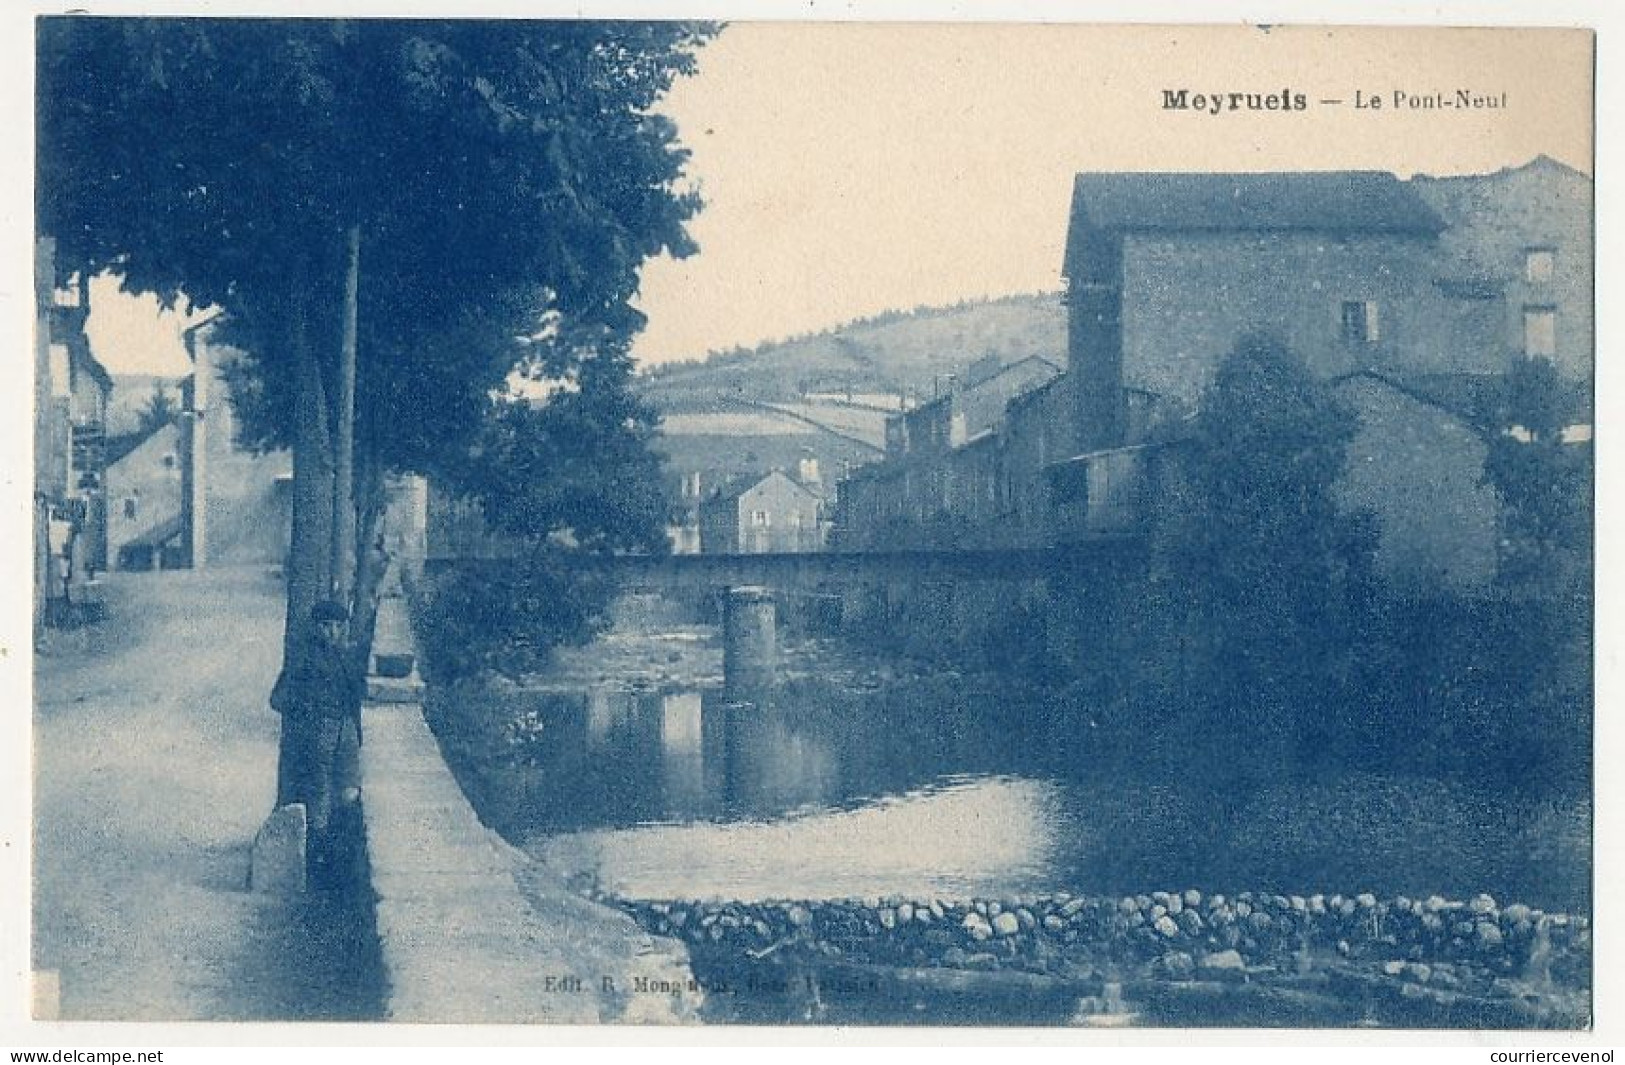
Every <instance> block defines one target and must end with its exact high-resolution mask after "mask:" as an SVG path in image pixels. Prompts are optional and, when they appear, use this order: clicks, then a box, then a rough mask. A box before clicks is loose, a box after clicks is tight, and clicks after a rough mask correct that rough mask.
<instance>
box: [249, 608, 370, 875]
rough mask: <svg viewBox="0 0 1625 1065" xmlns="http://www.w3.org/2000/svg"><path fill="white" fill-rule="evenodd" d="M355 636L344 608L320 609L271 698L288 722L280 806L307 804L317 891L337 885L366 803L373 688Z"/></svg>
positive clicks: (281, 763) (279, 782)
mask: <svg viewBox="0 0 1625 1065" xmlns="http://www.w3.org/2000/svg"><path fill="white" fill-rule="evenodd" d="M349 629H350V615H349V612H348V611H347V610H345V609H344V607H343V606H341V605H339V604H338V603H334V602H331V601H323V602H319V603H317V604H316V605H315V607H314V608H312V610H311V612H310V626H309V631H308V635H307V637H306V638H305V639H304V640H303V641H302V642H301V643H300V644H299V645H298V647H297V653H296V654H293V655H290V656H289V658H288V660H287V662H286V663H284V665H283V668H282V674H281V676H279V677H278V678H277V682H276V687H275V688H273V689H272V691H271V708H272V709H273V710H275V711H276V712H277V713H279V714H281V715H282V745H283V752H282V755H283V756H282V758H281V759H280V761H279V773H278V779H277V805H278V806H285V805H288V804H290V803H302V804H304V807H305V816H306V823H307V824H308V825H309V840H310V845H309V867H310V875H311V880H312V881H313V882H314V883H315V884H317V885H318V886H326V885H332V884H334V883H336V882H337V880H338V873H339V870H340V869H341V868H342V861H341V858H342V855H343V854H345V853H347V848H346V846H345V843H346V840H347V839H348V838H349V834H350V833H351V832H352V831H353V830H354V828H355V825H354V822H355V821H356V814H358V813H359V803H360V798H361V792H360V787H359V780H360V775H359V758H358V756H359V753H360V746H361V700H362V698H363V697H364V696H365V695H366V690H367V681H366V677H365V676H364V675H363V673H362V670H361V665H360V662H359V659H358V657H357V654H356V651H355V647H354V646H353V645H352V644H351V642H350V631H349Z"/></svg>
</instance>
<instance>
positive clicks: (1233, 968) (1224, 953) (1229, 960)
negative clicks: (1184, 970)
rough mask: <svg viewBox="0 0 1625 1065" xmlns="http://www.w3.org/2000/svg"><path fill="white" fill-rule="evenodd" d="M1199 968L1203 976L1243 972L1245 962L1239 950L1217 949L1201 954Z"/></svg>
mask: <svg viewBox="0 0 1625 1065" xmlns="http://www.w3.org/2000/svg"><path fill="white" fill-rule="evenodd" d="M1199 968H1200V969H1201V971H1202V974H1203V975H1204V976H1218V975H1220V974H1230V973H1245V972H1246V971H1247V962H1246V961H1245V960H1243V958H1242V956H1241V952H1240V951H1239V950H1218V951H1214V952H1213V953H1211V954H1204V955H1202V961H1201V963H1200V965H1199Z"/></svg>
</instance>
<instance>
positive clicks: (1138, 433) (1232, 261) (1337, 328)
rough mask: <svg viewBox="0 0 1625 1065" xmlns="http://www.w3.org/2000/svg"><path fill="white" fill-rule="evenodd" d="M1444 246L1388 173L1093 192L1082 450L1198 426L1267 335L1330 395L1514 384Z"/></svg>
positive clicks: (1082, 329) (1080, 271) (1081, 284)
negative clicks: (1421, 379)
mask: <svg viewBox="0 0 1625 1065" xmlns="http://www.w3.org/2000/svg"><path fill="white" fill-rule="evenodd" d="M1445 228H1446V223H1445V221H1444V220H1443V219H1442V218H1441V217H1440V216H1439V214H1438V213H1437V212H1435V211H1434V210H1433V209H1432V208H1431V207H1430V206H1429V205H1428V203H1427V202H1426V200H1425V199H1424V198H1423V197H1422V196H1421V195H1420V194H1419V193H1418V192H1417V191H1416V189H1415V188H1414V187H1412V186H1411V185H1410V184H1409V183H1407V182H1403V181H1401V180H1400V179H1398V178H1397V177H1395V176H1394V175H1392V174H1386V173H1377V172H1365V171H1344V172H1325V173H1290V174H1281V173H1276V174H1080V175H1078V177H1077V179H1076V183H1075V185H1074V188H1073V200H1072V221H1071V228H1070V231H1069V233H1068V237H1067V249H1066V260H1065V263H1064V266H1063V273H1064V275H1065V277H1066V280H1067V299H1068V304H1069V306H1070V308H1071V314H1070V318H1069V326H1068V345H1069V351H1068V363H1069V365H1068V369H1069V371H1070V374H1071V378H1072V381H1073V385H1074V388H1075V390H1076V399H1077V402H1078V412H1077V416H1078V419H1079V423H1080V428H1081V429H1082V433H1083V440H1082V443H1083V445H1084V448H1085V450H1093V449H1098V448H1107V447H1117V446H1122V445H1125V444H1131V443H1135V442H1137V440H1138V439H1140V438H1142V437H1143V434H1144V432H1145V431H1146V430H1147V429H1148V428H1149V427H1150V426H1152V425H1155V424H1157V423H1159V422H1163V421H1167V420H1170V419H1176V418H1178V417H1181V416H1183V415H1185V414H1188V413H1189V412H1190V411H1192V410H1194V409H1195V407H1196V405H1197V403H1198V402H1199V400H1200V397H1201V394H1202V390H1203V389H1204V388H1205V387H1206V386H1207V384H1208V382H1209V381H1211V380H1212V377H1213V373H1214V371H1215V369H1216V368H1217V367H1218V364H1219V363H1220V361H1221V360H1222V359H1223V358H1224V356H1225V355H1226V354H1227V353H1228V352H1229V351H1230V349H1231V347H1232V346H1233V345H1234V343H1235V341H1236V339H1237V338H1238V337H1240V336H1241V335H1243V334H1244V333H1246V332H1248V331H1252V330H1262V331H1265V332H1268V333H1271V334H1273V335H1274V336H1276V337H1277V338H1279V339H1280V340H1281V341H1283V342H1284V343H1285V344H1286V345H1287V346H1288V347H1289V348H1290V349H1291V350H1292V351H1294V352H1296V353H1297V354H1298V355H1299V356H1300V357H1302V358H1303V359H1304V361H1305V362H1306V363H1307V364H1308V365H1309V368H1310V370H1311V371H1312V372H1314V373H1316V374H1318V375H1319V376H1321V377H1325V378H1332V377H1337V376H1340V375H1344V374H1349V373H1354V372H1356V371H1360V370H1367V369H1397V368H1419V367H1422V366H1428V365H1443V364H1445V363H1448V364H1450V365H1451V366H1453V367H1454V368H1455V369H1457V370H1458V371H1460V372H1474V373H1494V372H1498V371H1500V370H1502V369H1504V368H1505V366H1506V365H1507V361H1508V353H1507V352H1506V351H1505V350H1503V348H1502V347H1501V345H1500V343H1499V341H1500V331H1499V329H1498V323H1499V318H1498V315H1497V313H1496V312H1495V310H1494V308H1492V307H1489V306H1487V305H1486V304H1487V301H1485V300H1483V299H1482V298H1480V296H1479V293H1478V292H1477V291H1476V290H1472V289H1467V288H1464V287H1461V286H1457V285H1452V284H1450V283H1449V282H1450V281H1453V280H1455V278H1454V277H1452V276H1450V274H1449V273H1448V271H1447V269H1446V267H1447V264H1446V263H1445V262H1442V261H1441V257H1440V255H1439V250H1438V239H1439V236H1440V234H1441V233H1442V232H1444V230H1445ZM1441 348H1448V349H1449V350H1450V352H1451V354H1450V355H1449V356H1442V355H1440V354H1438V352H1439V350H1440V349H1441ZM1135 394H1139V395H1140V396H1143V397H1144V398H1143V400H1142V402H1141V406H1142V409H1141V410H1138V411H1135V410H1133V406H1134V404H1133V403H1132V402H1131V398H1130V397H1131V396H1133V395H1135ZM1131 413H1132V414H1133V415H1134V416H1133V417H1131ZM1136 423H1138V424H1136Z"/></svg>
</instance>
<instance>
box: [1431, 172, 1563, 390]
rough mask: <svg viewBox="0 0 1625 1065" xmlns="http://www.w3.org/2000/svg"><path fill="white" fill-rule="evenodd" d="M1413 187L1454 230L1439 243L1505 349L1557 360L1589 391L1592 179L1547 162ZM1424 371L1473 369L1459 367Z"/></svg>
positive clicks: (1448, 269) (1451, 273)
mask: <svg viewBox="0 0 1625 1065" xmlns="http://www.w3.org/2000/svg"><path fill="white" fill-rule="evenodd" d="M1410 184H1411V186H1412V187H1413V188H1415V190H1416V192H1417V194H1418V195H1419V196H1421V197H1422V199H1424V200H1425V201H1426V202H1427V203H1428V205H1429V206H1430V207H1431V208H1432V209H1433V210H1434V212H1435V213H1437V214H1438V215H1439V217H1440V218H1442V219H1443V220H1444V221H1445V222H1446V226H1447V228H1446V229H1445V230H1444V231H1443V232H1442V233H1440V235H1439V254H1440V257H1441V260H1442V261H1443V262H1444V263H1445V264H1446V265H1445V267H1444V271H1445V273H1446V276H1447V277H1449V278H1451V279H1452V280H1453V281H1454V282H1455V283H1456V284H1457V285H1459V286H1463V287H1472V288H1473V289H1475V290H1476V292H1477V293H1478V298H1479V299H1480V300H1482V301H1484V302H1487V303H1490V304H1491V305H1492V307H1491V314H1492V317H1493V318H1494V319H1496V320H1497V324H1496V326H1495V328H1496V330H1497V331H1498V332H1499V334H1500V335H1499V337H1498V338H1497V339H1498V344H1497V347H1499V349H1500V350H1502V351H1510V352H1516V353H1522V354H1525V355H1529V356H1533V357H1543V358H1548V359H1551V360H1552V362H1553V363H1554V364H1555V365H1556V367H1557V370H1558V373H1559V374H1561V375H1562V376H1563V377H1564V378H1565V379H1567V380H1569V381H1573V382H1577V383H1580V384H1582V385H1586V386H1589V383H1590V381H1591V379H1592V356H1593V349H1594V344H1595V336H1594V329H1593V325H1592V298H1593V290H1594V289H1593V286H1594V280H1595V274H1594V264H1593V247H1592V193H1593V189H1592V183H1591V179H1590V178H1588V177H1586V176H1585V175H1584V174H1582V173H1580V172H1579V171H1577V170H1574V169H1572V168H1571V167H1567V166H1564V165H1563V164H1562V163H1559V162H1557V161H1556V160H1554V159H1551V158H1549V157H1547V156H1544V155H1542V156H1537V157H1536V158H1535V159H1533V160H1531V161H1530V162H1528V163H1526V164H1524V165H1523V166H1519V167H1510V168H1508V169H1505V170H1500V171H1497V172H1496V173H1493V174H1469V175H1464V176H1460V177H1444V178H1434V177H1420V176H1419V177H1416V178H1413V179H1412V180H1411V182H1410ZM1439 350H1440V351H1441V352H1449V351H1450V350H1451V348H1450V346H1447V345H1443V344H1441V345H1440V346H1439ZM1416 368H1417V369H1437V370H1440V371H1458V370H1461V369H1472V367H1471V366H1467V367H1462V366H1458V365H1454V364H1451V363H1449V362H1446V363H1444V364H1443V365H1439V366H1437V367H1429V366H1426V365H1425V364H1419V365H1418V366H1417V367H1416Z"/></svg>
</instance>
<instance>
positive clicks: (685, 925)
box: [610, 890, 1591, 1027]
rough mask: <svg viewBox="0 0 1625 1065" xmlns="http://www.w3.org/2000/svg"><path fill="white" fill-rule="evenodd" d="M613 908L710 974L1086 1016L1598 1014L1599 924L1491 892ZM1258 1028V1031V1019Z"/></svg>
mask: <svg viewBox="0 0 1625 1065" xmlns="http://www.w3.org/2000/svg"><path fill="white" fill-rule="evenodd" d="M610 901H614V902H616V904H618V905H620V906H621V907H623V908H624V909H626V910H627V911H628V912H629V913H631V914H632V915H633V916H634V917H635V918H636V919H637V920H638V922H639V923H640V924H642V925H643V926H644V927H645V928H647V929H648V930H649V931H651V932H654V933H656V934H660V935H667V936H673V937H676V938H679V939H682V940H684V941H686V942H687V943H688V944H689V945H690V949H691V950H692V951H693V953H694V955H695V957H696V960H697V961H699V960H700V959H702V958H703V959H705V964H707V965H708V966H709V967H710V968H711V969H712V970H713V971H722V972H725V971H728V969H729V967H730V966H731V965H737V966H744V967H750V966H752V965H755V966H758V967H759V966H761V965H768V964H770V965H771V966H773V967H774V968H775V969H776V970H778V971H798V972H811V971H819V970H824V971H829V972H842V973H845V974H847V976H846V979H848V980H849V981H850V979H851V974H852V973H854V972H866V973H871V974H875V973H885V972H886V971H888V970H897V971H903V970H906V971H908V972H910V973H912V974H914V975H913V976H912V977H910V979H911V980H912V981H913V982H914V983H915V984H921V983H922V978H921V974H924V977H923V983H924V984H929V983H930V982H931V977H932V974H933V973H934V974H935V977H936V981H937V983H939V984H941V985H942V986H944V987H949V986H953V987H958V986H959V985H961V984H963V982H964V980H965V979H966V976H967V974H985V976H986V977H987V980H986V981H984V983H986V984H987V986H989V987H992V986H997V984H996V981H997V979H998V978H999V977H1000V976H1003V977H1004V978H1006V979H1007V980H1008V981H1015V982H1023V981H1025V982H1027V983H1032V982H1033V981H1035V980H1037V981H1039V982H1040V983H1042V985H1043V986H1045V987H1056V988H1060V987H1071V988H1074V989H1075V990H1076V992H1077V997H1078V999H1079V1003H1080V1004H1079V1006H1078V1007H1077V1008H1078V1009H1080V1010H1081V1011H1082V1012H1084V1013H1096V1014H1098V1013H1102V1012H1110V1010H1109V1008H1108V1006H1109V1004H1110V1002H1111V1000H1113V999H1114V998H1116V999H1118V1000H1121V999H1122V998H1123V997H1124V996H1127V998H1128V999H1130V1000H1133V999H1136V998H1138V999H1140V1000H1144V1001H1149V1000H1152V999H1156V998H1158V996H1159V995H1163V994H1164V992H1166V991H1168V990H1179V989H1181V988H1183V989H1184V990H1185V991H1187V992H1193V991H1195V990H1198V989H1201V988H1204V987H1206V988H1208V989H1209V990H1210V991H1213V990H1215V989H1217V990H1218V991H1219V992H1220V994H1219V997H1217V998H1212V996H1209V998H1211V1001H1210V1002H1208V1005H1210V1006H1213V1007H1214V1008H1215V1009H1216V1010H1217V1013H1216V1014H1215V1016H1214V1017H1213V1018H1212V1019H1211V1021H1207V1022H1204V1021H1197V1022H1196V1023H1225V1022H1226V1020H1227V1019H1228V1020H1234V1018H1235V1016H1236V1015H1235V1014H1233V1013H1232V1014H1229V1015H1227V1014H1226V1013H1225V1006H1224V1003H1225V1002H1226V1001H1228V1002H1230V1003H1231V1005H1232V1006H1236V1007H1241V1006H1244V1005H1246V1004H1247V1003H1251V1004H1252V1007H1253V1008H1255V1009H1256V1008H1257V1007H1258V1003H1259V1002H1260V1001H1263V1000H1262V999H1260V998H1259V997H1258V995H1259V994H1260V993H1264V994H1266V995H1267V994H1268V992H1270V991H1271V990H1273V991H1274V992H1276V993H1277V994H1276V998H1275V999H1272V1000H1270V1001H1271V1002H1273V1005H1272V1006H1270V1009H1275V1010H1276V1011H1277V1013H1275V1014H1271V1013H1270V1012H1269V1010H1268V1009H1267V1010H1266V1011H1265V1014H1266V1017H1268V1016H1279V1017H1280V1018H1281V1019H1279V1020H1276V1021H1274V1022H1273V1023H1281V1024H1288V1023H1355V1021H1356V1020H1358V1019H1359V1017H1360V1016H1361V1015H1360V1014H1358V1013H1347V1011H1346V1010H1343V1009H1342V1008H1341V1007H1340V1006H1339V1003H1340V1002H1342V1003H1343V1004H1344V1005H1346V1002H1344V1000H1349V999H1351V998H1352V999H1360V1000H1361V1001H1362V1002H1364V1003H1365V1005H1363V1006H1362V1007H1361V1008H1362V1009H1364V1010H1366V1011H1368V1012H1369V1011H1370V1010H1371V1009H1374V1008H1376V1007H1374V1006H1373V1005H1372V1003H1380V1002H1383V1001H1386V1000H1388V999H1392V1000H1393V1002H1394V1003H1398V1004H1400V1005H1401V1006H1405V1007H1406V1008H1407V1010H1402V1011H1400V1012H1397V1013H1396V1012H1394V1010H1393V1009H1390V1010H1389V1012H1388V1014H1386V1015H1385V1016H1386V1017H1387V1019H1386V1020H1384V1019H1383V1018H1381V1017H1379V1018H1378V1019H1379V1020H1382V1022H1383V1023H1423V1024H1426V1023H1441V1024H1454V1023H1462V1024H1467V1025H1489V1026H1497V1025H1502V1024H1504V1025H1505V1026H1509V1027H1528V1026H1541V1027H1544V1026H1550V1027H1577V1026H1583V1025H1584V1024H1586V1023H1588V1019H1589V988H1590V984H1591V929H1590V923H1589V921H1588V919H1587V918H1585V917H1579V916H1571V915H1566V914H1548V913H1544V912H1542V911H1540V910H1538V909H1532V908H1530V907H1528V906H1524V905H1521V904H1512V905H1507V906H1502V905H1499V904H1498V903H1497V902H1496V901H1495V900H1494V899H1492V898H1490V897H1489V896H1487V895H1480V896H1478V897H1476V898H1473V899H1471V900H1466V901H1462V900H1448V899H1444V898H1440V897H1437V896H1434V897H1431V898H1428V899H1408V898H1391V899H1378V898H1376V897H1374V896H1372V895H1369V894H1361V895H1352V896H1344V895H1331V896H1322V895H1312V896H1307V897H1302V896H1284V895H1274V894H1263V893H1253V892H1241V893H1239V894H1236V895H1233V896H1227V895H1222V894H1204V893H1203V892H1200V891H1197V890H1186V891H1177V892H1163V891H1157V892H1153V893H1151V894H1149V895H1138V896H1131V897H1124V898H1121V899H1110V898H1090V897H1073V896H1070V895H1067V894H1064V893H1060V894H1054V895H1047V896H1042V897H1032V898H1017V899H1008V900H997V901H995V900H977V901H972V902H945V901H942V900H934V899H904V898H895V897H894V898H887V899H866V900H845V901H818V902H806V901H784V902H767V903H754V904H746V903H738V902H664V901H631V900H610ZM876 979H877V980H880V981H882V982H884V980H885V978H884V977H876ZM1046 981H1047V982H1046ZM876 986H877V987H878V986H879V984H877V985H876ZM1035 986H1036V985H1035ZM1225 988H1229V989H1231V992H1232V993H1230V994H1228V997H1226V995H1225V994H1224V993H1223V989H1225ZM1125 989H1127V990H1125ZM1282 995H1286V996H1288V997H1286V998H1281V997H1280V996H1282ZM1249 996H1250V997H1249ZM1306 996H1307V997H1306ZM1191 997H1192V996H1191V994H1186V995H1185V996H1184V998H1185V999H1186V1000H1189V999H1190V998H1191ZM1198 997H1200V996H1198ZM1322 1000H1323V1001H1322ZM1187 1005H1188V1002H1187ZM1294 1009H1296V1010H1298V1011H1299V1013H1300V1015H1299V1016H1296V1017H1294V1016H1293V1015H1292V1011H1293V1010H1294ZM1428 1010H1431V1011H1432V1012H1428ZM1282 1011H1284V1012H1282ZM1317 1011H1318V1012H1317ZM1418 1011H1420V1012H1418ZM1164 1013H1165V1014H1166V1003H1164ZM1345 1013H1347V1016H1345ZM1179 1016H1183V1015H1179ZM1306 1016H1307V1017H1309V1018H1311V1019H1310V1020H1308V1021H1305V1017H1306ZM1321 1017H1323V1018H1325V1019H1323V1020H1319V1021H1317V1020H1315V1019H1314V1018H1321ZM1418 1017H1420V1018H1421V1019H1420V1020H1418V1019H1417V1018H1418ZM1429 1017H1435V1018H1437V1020H1433V1021H1430V1020H1429V1019H1428V1018H1429ZM1453 1018H1455V1019H1453ZM1160 1023H1167V1022H1166V1021H1164V1022H1160ZM1247 1023H1260V1021H1259V1019H1258V1017H1256V1016H1253V1015H1251V1014H1249V1015H1247ZM1263 1023H1271V1022H1270V1021H1268V1020H1266V1021H1264V1022H1263Z"/></svg>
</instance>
